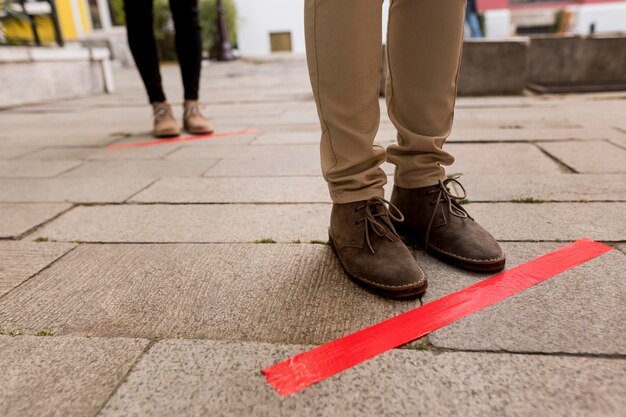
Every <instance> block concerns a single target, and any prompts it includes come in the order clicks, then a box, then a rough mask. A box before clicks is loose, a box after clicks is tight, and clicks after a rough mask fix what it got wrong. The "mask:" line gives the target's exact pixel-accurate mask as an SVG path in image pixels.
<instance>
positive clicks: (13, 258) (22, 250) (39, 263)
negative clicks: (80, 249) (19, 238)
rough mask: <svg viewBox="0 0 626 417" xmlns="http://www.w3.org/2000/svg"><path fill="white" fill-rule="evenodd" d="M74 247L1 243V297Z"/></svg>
mask: <svg viewBox="0 0 626 417" xmlns="http://www.w3.org/2000/svg"><path fill="white" fill-rule="evenodd" d="M74 247H76V245H74V244H68V243H34V242H12V241H7V242H2V241H0V297H2V296H3V295H5V294H6V293H8V292H9V291H11V289H13V288H14V287H16V286H17V285H19V284H21V283H22V282H23V281H24V280H26V279H28V278H30V277H31V276H33V275H34V274H36V273H37V272H39V271H40V270H42V269H43V268H45V267H46V266H48V265H49V264H51V263H52V262H54V261H55V260H57V259H58V258H60V257H61V256H63V255H65V254H66V253H67V252H69V251H70V250H72V249H73V248H74Z"/></svg>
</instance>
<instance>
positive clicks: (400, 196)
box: [391, 178, 506, 272]
mask: <svg viewBox="0 0 626 417" xmlns="http://www.w3.org/2000/svg"><path fill="white" fill-rule="evenodd" d="M451 183H453V184H456V185H458V186H459V187H460V188H461V190H462V191H463V195H454V194H453V193H452V192H451V191H450V189H449V188H448V185H450V184H451ZM466 196H467V193H466V192H465V188H463V186H462V185H461V183H460V182H459V181H457V179H455V178H450V179H447V180H445V181H439V183H438V184H437V185H433V186H430V187H423V188H414V189H406V188H400V187H398V186H394V188H393V194H392V197H391V201H392V202H393V204H394V205H396V206H397V207H398V208H399V209H400V211H401V212H402V213H403V214H404V216H405V221H404V222H403V223H394V225H395V226H396V229H397V230H398V233H399V234H400V236H402V239H403V240H404V241H405V242H407V244H421V245H424V246H425V248H426V251H427V252H428V253H430V254H431V255H433V256H435V257H436V258H438V259H440V260H442V261H444V262H446V263H449V264H451V265H454V266H457V267H459V268H464V269H468V270H471V271H484V272H488V271H499V270H501V269H502V268H504V264H505V262H506V257H505V254H504V252H503V251H502V248H500V245H499V244H498V242H497V241H496V240H495V239H494V238H493V236H491V234H489V232H487V231H486V230H485V229H483V228H482V227H481V226H480V225H479V224H478V223H476V222H475V221H474V219H472V217H471V216H470V215H469V214H468V213H467V211H466V210H465V209H464V208H463V206H461V204H460V203H459V201H460V200H463V199H465V198H466Z"/></svg>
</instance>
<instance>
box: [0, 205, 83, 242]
mask: <svg viewBox="0 0 626 417" xmlns="http://www.w3.org/2000/svg"><path fill="white" fill-rule="evenodd" d="M70 207H71V205H70V204H3V203H0V238H14V237H18V236H20V235H22V234H24V233H26V232H28V231H29V230H30V229H32V228H34V227H36V226H39V225H40V224H42V223H44V222H45V221H47V220H50V219H51V218H53V217H55V216H57V215H58V214H59V213H61V212H63V211H65V210H67V209H69V208H70Z"/></svg>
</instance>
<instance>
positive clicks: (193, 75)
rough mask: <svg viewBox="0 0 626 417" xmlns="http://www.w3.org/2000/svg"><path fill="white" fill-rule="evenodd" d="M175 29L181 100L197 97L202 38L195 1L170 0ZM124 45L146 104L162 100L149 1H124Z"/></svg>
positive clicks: (195, 98) (163, 95)
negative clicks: (145, 97) (182, 93)
mask: <svg viewBox="0 0 626 417" xmlns="http://www.w3.org/2000/svg"><path fill="white" fill-rule="evenodd" d="M170 9H171V11H172V17H173V19H174V29H175V30H176V53H177V55H178V61H179V63H180V71H181V73H182V78H183V87H184V89H185V100H197V99H198V90H199V88H200V66H201V64H202V39H201V36H200V22H199V19H198V0H170ZM124 11H125V12H126V27H127V32H128V44H129V46H130V50H131V52H132V54H133V58H134V59H135V64H136V65H137V69H138V70H139V74H141V79H142V80H143V83H144V85H145V86H146V90H147V92H148V97H149V99H150V103H154V102H157V101H165V93H164V92H163V86H162V84H161V73H160V71H159V56H158V53H157V47H156V41H155V38H154V28H153V25H154V18H153V14H152V0H125V1H124Z"/></svg>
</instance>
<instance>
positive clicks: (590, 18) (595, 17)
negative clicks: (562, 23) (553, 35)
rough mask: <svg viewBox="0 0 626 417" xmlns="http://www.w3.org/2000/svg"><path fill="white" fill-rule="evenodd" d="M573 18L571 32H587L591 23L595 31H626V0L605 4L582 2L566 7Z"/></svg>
mask: <svg viewBox="0 0 626 417" xmlns="http://www.w3.org/2000/svg"><path fill="white" fill-rule="evenodd" d="M568 10H569V11H571V12H573V14H574V16H575V18H574V22H572V23H573V24H572V26H573V27H572V32H574V33H580V34H587V33H589V26H591V24H592V23H595V25H596V33H603V32H604V33H606V32H626V2H620V3H607V4H584V5H580V6H571V7H568Z"/></svg>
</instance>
